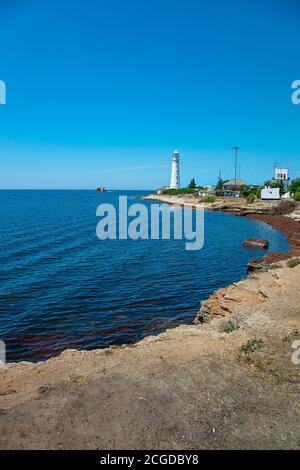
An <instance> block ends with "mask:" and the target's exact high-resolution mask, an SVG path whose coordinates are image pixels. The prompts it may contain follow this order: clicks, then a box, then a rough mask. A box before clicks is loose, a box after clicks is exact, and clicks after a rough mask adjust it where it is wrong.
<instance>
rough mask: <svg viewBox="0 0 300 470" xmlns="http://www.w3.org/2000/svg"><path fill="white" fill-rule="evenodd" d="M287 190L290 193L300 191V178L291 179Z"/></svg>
mask: <svg viewBox="0 0 300 470" xmlns="http://www.w3.org/2000/svg"><path fill="white" fill-rule="evenodd" d="M289 191H290V192H291V193H292V194H295V193H299V192H300V178H296V179H295V180H292V181H291V184H290V187H289Z"/></svg>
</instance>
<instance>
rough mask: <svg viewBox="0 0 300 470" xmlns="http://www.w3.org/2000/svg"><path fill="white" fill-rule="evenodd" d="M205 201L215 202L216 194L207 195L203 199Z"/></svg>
mask: <svg viewBox="0 0 300 470" xmlns="http://www.w3.org/2000/svg"><path fill="white" fill-rule="evenodd" d="M203 201H204V202H215V198H214V196H205V198H204V199H203Z"/></svg>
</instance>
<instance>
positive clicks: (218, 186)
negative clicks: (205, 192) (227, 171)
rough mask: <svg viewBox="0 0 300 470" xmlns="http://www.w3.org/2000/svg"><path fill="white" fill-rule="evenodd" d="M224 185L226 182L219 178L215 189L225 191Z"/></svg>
mask: <svg viewBox="0 0 300 470" xmlns="http://www.w3.org/2000/svg"><path fill="white" fill-rule="evenodd" d="M224 183H225V181H223V180H222V178H219V179H218V182H217V184H216V188H215V189H216V190H219V191H220V190H221V189H223V186H224Z"/></svg>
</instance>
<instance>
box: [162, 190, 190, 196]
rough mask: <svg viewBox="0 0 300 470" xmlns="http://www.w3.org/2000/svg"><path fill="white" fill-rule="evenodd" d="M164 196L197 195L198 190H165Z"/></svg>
mask: <svg viewBox="0 0 300 470" xmlns="http://www.w3.org/2000/svg"><path fill="white" fill-rule="evenodd" d="M162 194H168V195H170V196H180V195H184V194H196V190H195V189H193V188H181V189H164V190H163V191H162Z"/></svg>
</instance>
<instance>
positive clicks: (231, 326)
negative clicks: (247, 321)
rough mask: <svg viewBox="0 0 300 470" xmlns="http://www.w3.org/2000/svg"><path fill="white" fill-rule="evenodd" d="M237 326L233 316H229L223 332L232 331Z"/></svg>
mask: <svg viewBox="0 0 300 470" xmlns="http://www.w3.org/2000/svg"><path fill="white" fill-rule="evenodd" d="M238 328H239V326H238V323H237V321H236V319H235V318H230V320H229V321H228V323H227V325H226V326H225V329H224V331H225V333H232V332H233V331H235V330H237V329H238Z"/></svg>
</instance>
